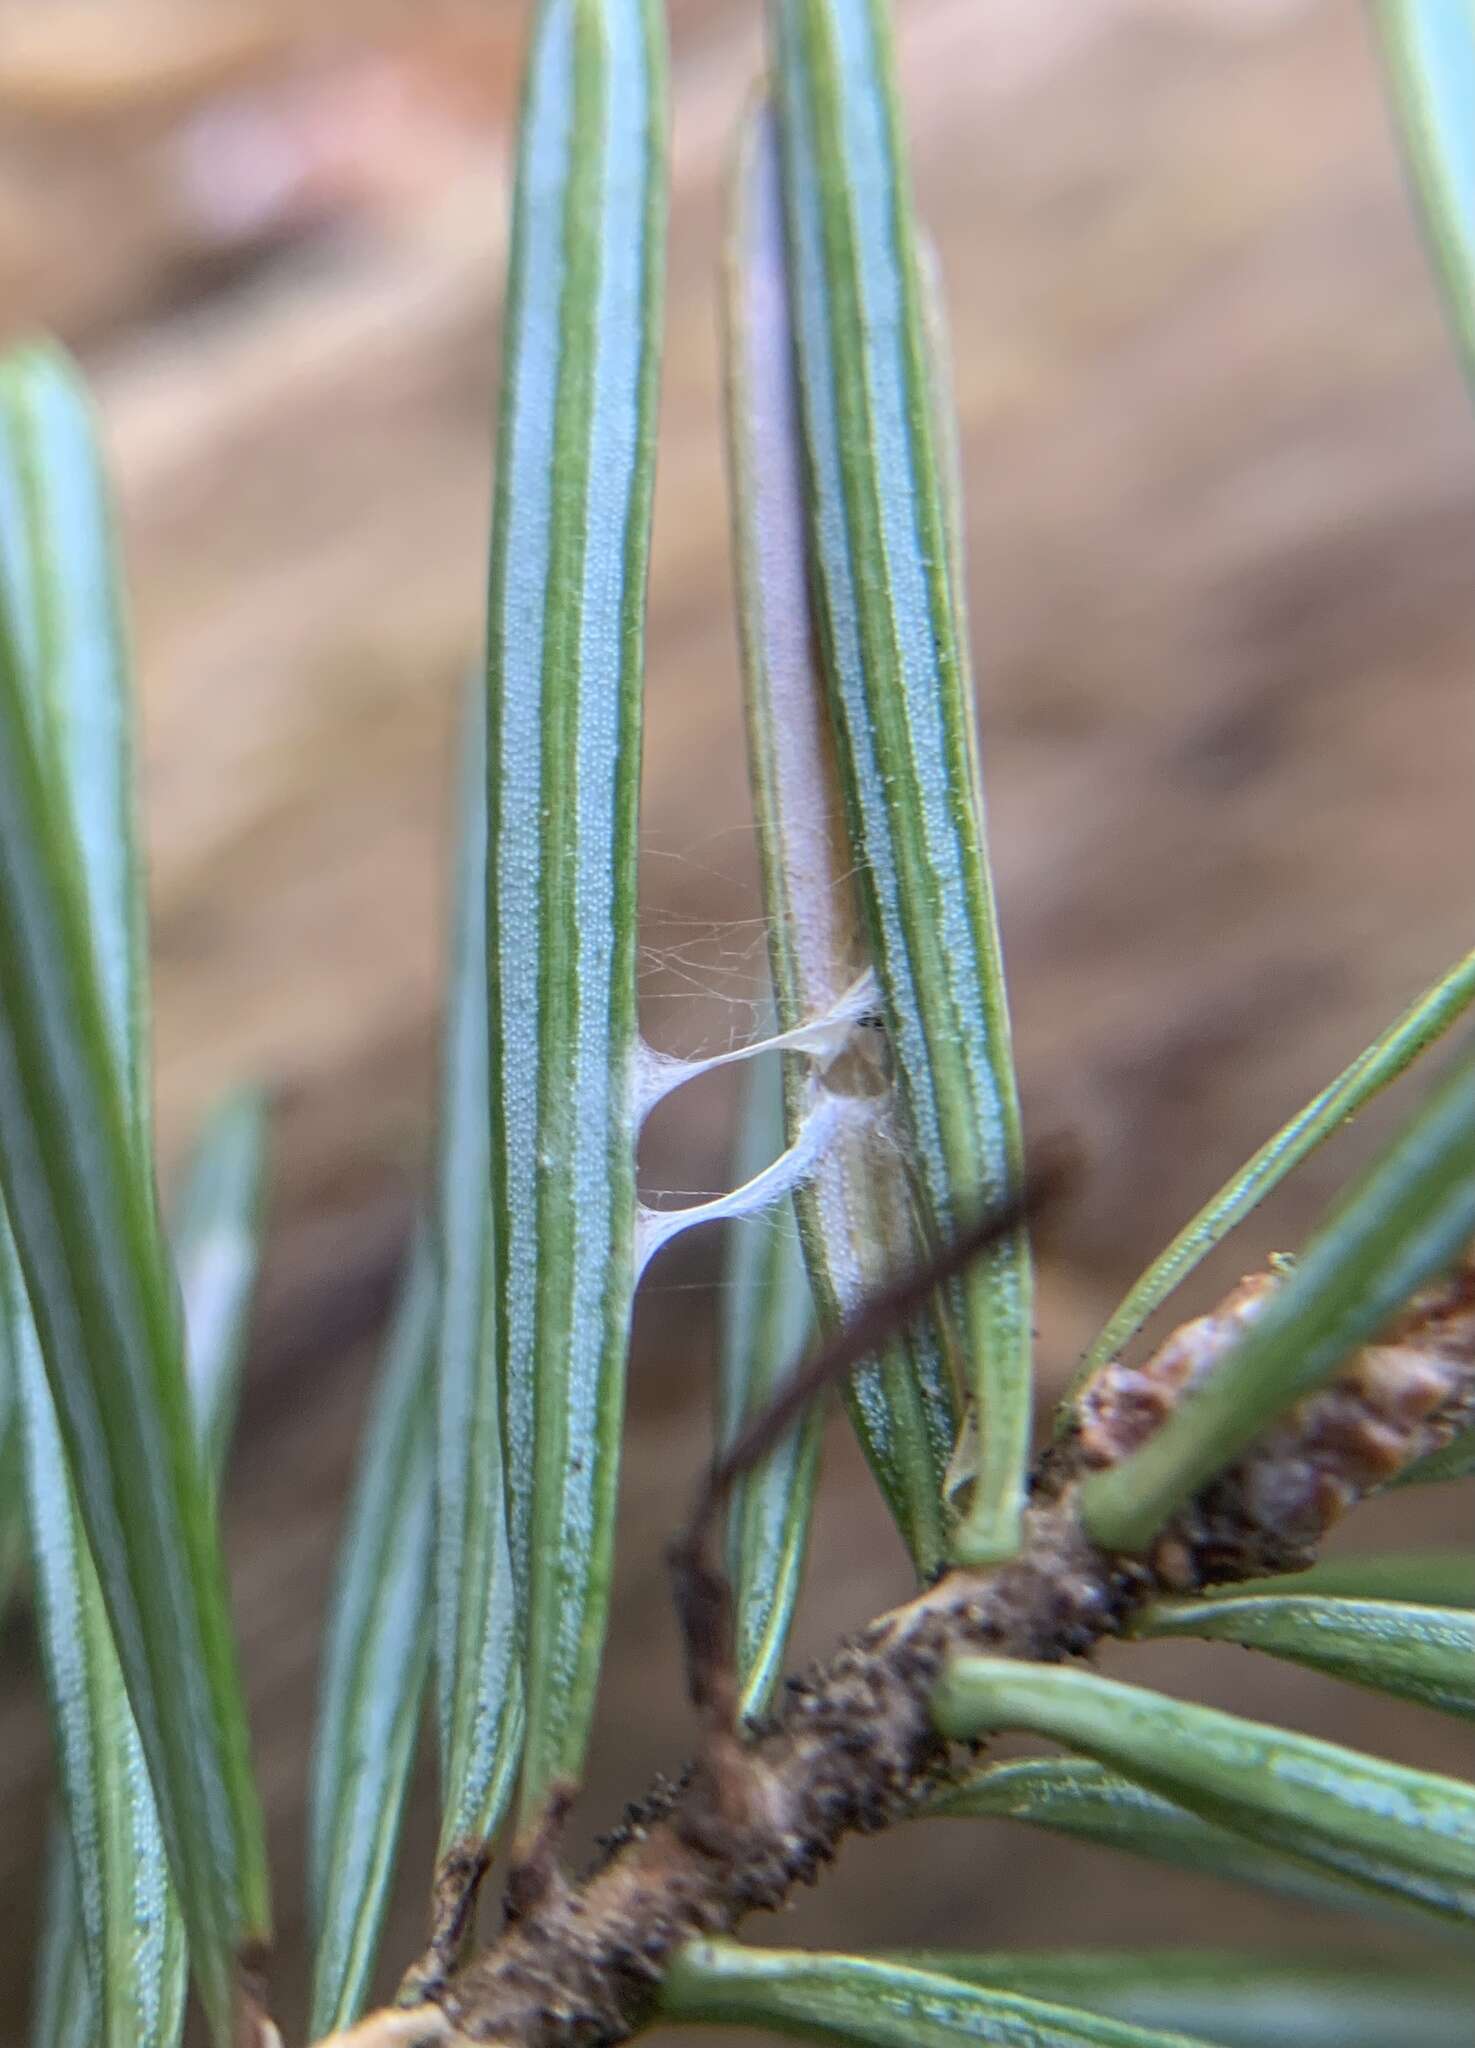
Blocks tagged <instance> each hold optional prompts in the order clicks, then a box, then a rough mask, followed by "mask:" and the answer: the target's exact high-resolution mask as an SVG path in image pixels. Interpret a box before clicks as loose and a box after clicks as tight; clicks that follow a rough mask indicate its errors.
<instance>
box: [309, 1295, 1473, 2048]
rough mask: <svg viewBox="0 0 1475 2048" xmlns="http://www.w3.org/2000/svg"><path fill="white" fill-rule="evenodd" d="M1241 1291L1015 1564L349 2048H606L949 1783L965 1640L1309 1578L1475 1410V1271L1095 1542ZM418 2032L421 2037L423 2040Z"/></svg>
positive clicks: (1130, 1383)
mask: <svg viewBox="0 0 1475 2048" xmlns="http://www.w3.org/2000/svg"><path fill="white" fill-rule="evenodd" d="M1244 1307H1245V1301H1244V1297H1243V1296H1242V1295H1241V1296H1238V1297H1231V1300H1230V1302H1229V1303H1227V1304H1226V1305H1225V1312H1224V1313H1222V1314H1220V1315H1218V1316H1216V1317H1212V1318H1205V1319H1203V1321H1201V1322H1200V1323H1197V1324H1190V1325H1187V1326H1186V1327H1185V1328H1184V1329H1183V1330H1180V1331H1178V1332H1177V1333H1175V1335H1174V1336H1173V1337H1172V1338H1170V1339H1169V1341H1168V1343H1167V1344H1166V1345H1164V1346H1163V1347H1162V1348H1161V1349H1160V1350H1159V1351H1158V1352H1157V1353H1156V1354H1155V1355H1154V1357H1153V1359H1151V1360H1149V1361H1148V1363H1147V1365H1145V1366H1143V1367H1141V1368H1129V1367H1126V1366H1122V1365H1120V1364H1117V1363H1113V1364H1111V1365H1108V1366H1107V1367H1106V1368H1105V1369H1104V1371H1103V1372H1102V1373H1101V1374H1100V1375H1098V1377H1097V1379H1096V1381H1095V1382H1093V1384H1092V1387H1091V1388H1090V1389H1088V1390H1087V1393H1086V1395H1085V1397H1084V1398H1083V1402H1082V1407H1081V1418H1082V1419H1081V1424H1080V1427H1079V1428H1078V1429H1077V1431H1076V1432H1075V1434H1074V1435H1073V1436H1072V1437H1071V1438H1070V1439H1068V1440H1067V1441H1066V1442H1065V1443H1064V1444H1063V1445H1060V1446H1055V1447H1052V1449H1051V1450H1050V1451H1049V1452H1048V1453H1047V1454H1046V1458H1045V1459H1044V1460H1043V1461H1042V1465H1041V1469H1040V1471H1039V1473H1038V1474H1037V1482H1036V1491H1035V1495H1034V1498H1033V1500H1032V1502H1031V1506H1030V1509H1029V1511H1028V1514H1027V1517H1026V1529H1025V1541H1024V1547H1023V1549H1022V1551H1021V1553H1020V1555H1019V1556H1018V1557H1017V1558H1015V1559H1013V1560H1012V1561H1010V1562H1009V1563H1008V1564H1005V1565H1003V1566H1002V1567H1000V1568H999V1569H998V1570H996V1571H994V1572H993V1573H991V1574H985V1573H981V1572H976V1571H962V1570H959V1571H954V1572H950V1573H949V1574H947V1576H946V1577H944V1578H943V1579H941V1580H939V1581H938V1583H937V1584H936V1585H934V1586H931V1587H929V1588H928V1589H927V1590H926V1591H925V1592H923V1593H921V1594H919V1595H918V1596H917V1598H916V1599H914V1600H912V1601H910V1602H909V1603H908V1604H907V1605H906V1606H904V1607H900V1608H897V1609H896V1610H894V1611H893V1612H892V1613H890V1614H887V1615H883V1616H882V1617H881V1618H880V1619H879V1620H877V1621H875V1622H873V1623H872V1624H871V1625H870V1627H869V1628H867V1629H865V1630H863V1631H862V1632H861V1633H860V1634H859V1635H858V1636H856V1637H854V1638H853V1639H851V1640H850V1641H849V1642H847V1643H845V1644H844V1645H842V1647H841V1648H840V1650H839V1651H838V1652H837V1653H836V1655H835V1656H834V1657H833V1658H832V1659H831V1660H830V1661H829V1663H828V1664H827V1665H825V1666H824V1668H823V1669H821V1670H818V1671H815V1672H813V1673H811V1674H810V1675H809V1677H808V1678H806V1679H804V1680H803V1681H799V1682H791V1684H790V1686H789V1689H788V1693H787V1696H786V1699H785V1701H784V1704H783V1706H782V1707H781V1709H780V1711H779V1712H778V1714H777V1716H776V1717H775V1719H774V1721H773V1722H772V1724H771V1725H770V1726H769V1727H768V1728H767V1729H766V1730H765V1731H763V1732H762V1733H761V1734H759V1735H758V1736H756V1737H755V1738H754V1740H753V1741H752V1742H751V1743H750V1744H748V1745H747V1746H746V1747H745V1748H743V1749H742V1750H741V1752H740V1757H741V1768H740V1771H739V1772H738V1773H737V1774H736V1776H735V1778H734V1775H733V1774H731V1773H729V1774H726V1777H725V1779H724V1781H722V1782H718V1781H717V1780H716V1779H714V1775H713V1774H712V1773H711V1772H709V1771H703V1770H698V1771H696V1772H694V1773H693V1774H692V1775H691V1777H690V1779H689V1780H688V1781H687V1783H686V1784H685V1785H684V1786H683V1787H681V1788H680V1789H679V1790H678V1791H677V1792H676V1793H675V1794H674V1795H673V1796H670V1797H667V1798H663V1799H662V1800H661V1801H660V1802H659V1803H658V1804H657V1806H656V1807H655V1809H654V1810H653V1811H652V1812H651V1813H650V1814H649V1815H639V1814H637V1815H636V1816H635V1817H634V1818H633V1820H632V1822H631V1824H630V1825H629V1826H628V1827H627V1828H626V1829H625V1830H624V1831H623V1833H622V1835H621V1836H620V1837H619V1838H618V1839H617V1840H616V1841H615V1843H614V1844H613V1846H612V1847H611V1849H610V1851H609V1853H608V1855H607V1857H606V1859H605V1861H604V1862H603V1863H602V1864H601V1865H600V1866H599V1867H598V1868H596V1869H595V1870H594V1871H593V1872H591V1873H590V1874H589V1875H588V1876H587V1877H586V1878H585V1879H584V1880H583V1882H582V1883H581V1884H579V1885H577V1886H574V1887H570V1888H568V1889H567V1890H566V1891H555V1892H554V1893H551V1894H550V1895H549V1897H548V1899H547V1901H546V1903H545V1906H544V1907H543V1908H542V1909H540V1910H539V1911H537V1912H535V1913H533V1914H531V1915H530V1916H528V1917H527V1918H525V1919H523V1920H522V1921H520V1922H518V1923H517V1924H515V1925H512V1926H510V1927H508V1928H506V1929H505V1930H504V1931H503V1933H502V1934H501V1936H500V1937H499V1938H498V1939H497V1940H496V1941H495V1942H494V1943H493V1944H492V1945H491V1947H489V1948H488V1949H486V1950H485V1951H483V1952H482V1953H481V1954H480V1955H476V1956H473V1957H472V1958H470V1960H468V1961H467V1962H466V1963H464V1964H463V1965H462V1966H461V1967H460V1968H459V1969H457V1970H456V1971H455V1972H454V1973H453V1974H452V1975H451V1976H450V1977H449V1979H448V1980H447V1981H446V1982H445V1983H444V1984H443V1985H442V1986H441V1987H439V1989H438V1990H437V1991H436V1992H435V1994H434V2003H433V2004H431V2005H426V2006H422V2007H419V2008H417V2009H416V2011H415V2012H413V2013H406V2012H404V2011H397V2012H386V2013H382V2014H377V2015H373V2016H371V2017H370V2018H369V2019H368V2020H366V2021H364V2022H363V2023H362V2025H361V2026H359V2027H357V2028H355V2029H353V2030H352V2032H351V2033H350V2034H348V2035H345V2036H341V2037H339V2039H338V2042H337V2043H336V2048H432V2044H435V2048H441V2044H444V2048H457V2044H460V2043H463V2042H465V2041H468V2040H474V2041H478V2042H482V2043H496V2044H500V2048H612V2044H615V2043H617V2042H619V2041H622V2040H624V2039H625V2038H626V2037H627V2036H628V2035H629V2034H630V2033H632V2032H633V2031H635V2030H636V2029H637V2028H638V2027H639V2026H640V2025H641V2024H642V2022H643V2021H644V2020H645V2019H646V2018H648V2017H649V2015H650V2012H651V2010H652V2007H653V2004H654V2000H655V1995H656V1990H657V1987H658V1985H659V1982H660V1978H661V1975H662V1972H663V1970H664V1968H665V1966H666V1964H667V1961H668V1959H669V1958H670V1956H671V1955H672V1954H673V1952H674V1951H675V1950H676V1949H677V1948H678V1947H680V1946H681V1944H682V1943H683V1942H685V1941H687V1940H689V1939H691V1938H692V1937H694V1936H698V1935H703V1934H714V1933H725V1932H728V1931H730V1930H731V1929H732V1928H734V1927H735V1926H736V1925H737V1924H738V1923H739V1922H740V1921H742V1920H743V1919H744V1918H745V1917H746V1916H747V1915H748V1914H750V1913H752V1912H754V1911H756V1910H757V1909H759V1908H772V1907H776V1906H779V1905H781V1904H782V1903H783V1902H784V1900H785V1899H786V1898H787V1897H788V1895H789V1893H790V1892H791V1891H792V1890H793V1888H794V1887H795V1886H796V1885H799V1884H803V1883H808V1882H810V1881H811V1880H812V1879H813V1878H814V1876H815V1875H816V1873H817V1872H818V1871H819V1869H820V1868H821V1867H822V1866H823V1865H824V1864H825V1863H826V1862H828V1861H829V1859H830V1858H831V1857H832V1856H833V1855H834V1853H835V1850H836V1849H837V1847H838V1846H839V1844H840V1842H841V1841H842V1840H843V1838H844V1837H845V1836H846V1835H847V1834H849V1833H854V1832H865V1831H870V1830H874V1829H876V1828H882V1827H885V1826H887V1825H889V1824H890V1823H892V1822H893V1821H896V1820H899V1819H902V1818H904V1817H905V1816H906V1815H907V1814H908V1813H909V1812H911V1811H913V1810H914V1808H915V1807H916V1805H917V1803H918V1801H919V1799H920V1798H922V1797H923V1796H924V1795H925V1793H926V1792H927V1790H928V1789H929V1788H930V1787H931V1786H933V1785H934V1784H936V1783H937V1782H938V1780H939V1779H940V1778H946V1776H947V1775H948V1774H949V1764H950V1759H949V1752H948V1749H947V1746H946V1744H945V1743H944V1742H943V1741H942V1740H941V1738H940V1737H939V1736H938V1735H937V1733H936V1731H935V1729H934V1728H933V1726H932V1720H931V1715H930V1711H929V1702H930V1699H931V1695H932V1692H933V1690H934V1688H935V1685H936V1683H937V1680H938V1678H939V1676H940V1674H941V1671H942V1668H943V1665H944V1663H945V1662H946V1660H947V1659H948V1658H949V1657H950V1656H952V1655H953V1654H955V1653H957V1652H959V1651H963V1650H984V1651H986V1652H989V1653H991V1654H995V1655H1003V1656H1015V1657H1022V1658H1026V1659H1030V1660H1036V1659H1039V1660H1058V1659H1060V1658H1062V1657H1066V1656H1075V1655H1083V1654H1085V1653H1086V1652H1088V1651H1089V1650H1090V1649H1091V1648H1092V1646H1093V1645H1094V1644H1095V1643H1097V1642H1099V1641H1100V1640H1101V1639H1102V1638H1103V1637H1104V1636H1108V1635H1111V1634H1113V1633H1115V1632H1116V1631H1118V1630H1120V1629H1121V1628H1122V1627H1123V1626H1124V1625H1125V1624H1126V1623H1127V1622H1128V1621H1129V1620H1130V1619H1131V1617H1132V1615H1133V1614H1134V1612H1135V1611H1136V1610H1137V1609H1138V1608H1139V1607H1140V1606H1141V1605H1142V1604H1143V1603H1144V1602H1145V1601H1146V1600H1148V1599H1150V1598H1151V1597H1153V1595H1154V1594H1156V1593H1157V1592H1159V1591H1161V1590H1165V1589H1171V1590H1174V1591H1179V1590H1182V1589H1183V1588H1185V1587H1193V1586H1196V1585H1202V1584H1206V1583H1209V1582H1210V1581H1213V1580H1221V1581H1223V1580H1231V1579H1236V1578H1242V1577H1248V1576H1256V1575H1258V1574H1260V1573H1262V1572H1266V1571H1292V1570H1296V1569H1297V1568H1299V1567H1301V1566H1304V1565H1306V1564H1308V1563H1309V1562H1310V1561H1311V1559H1312V1557H1313V1556H1314V1555H1315V1551H1316V1547H1317V1545H1318V1543H1319V1542H1320V1540H1321V1538H1322V1536H1323V1535H1324V1534H1325V1533H1326V1531H1327V1529H1328V1528H1329V1527H1330V1526H1331V1525H1332V1523H1333V1522H1335V1521H1336V1520H1337V1519H1338V1517H1339V1516H1340V1515H1341V1514H1342V1513H1343V1512H1345V1510H1346V1509H1347V1508H1348V1507H1350V1506H1351V1505H1352V1504H1353V1502H1355V1501H1356V1500H1357V1499H1358V1498H1359V1497H1360V1496H1361V1495H1362V1494H1364V1493H1366V1492H1368V1491H1370V1490H1372V1489H1373V1488H1375V1487H1376V1486H1378V1485H1381V1484H1382V1483H1384V1482H1385V1481H1386V1480H1387V1479H1388V1478H1390V1477H1391V1476H1393V1474H1394V1473H1395V1472H1397V1471H1399V1470H1401V1469H1402V1468H1403V1467H1404V1466H1405V1465H1407V1464H1410V1463H1412V1462H1413V1461H1414V1460H1415V1459H1416V1458H1419V1457H1422V1456H1423V1455H1424V1454H1425V1453H1426V1452H1428V1451H1430V1450H1434V1449H1436V1448H1438V1447H1439V1446H1440V1445H1441V1444H1442V1443H1444V1442H1446V1441H1448V1439H1449V1437H1450V1436H1452V1435H1453V1434H1454V1433H1455V1432H1456V1431H1457V1430H1458V1429H1460V1428H1462V1427H1465V1426H1468V1424H1469V1423H1470V1421H1471V1419H1472V1417H1475V1274H1472V1271H1471V1269H1469V1268H1466V1269H1465V1270H1463V1271H1462V1272H1461V1273H1459V1274H1457V1275H1456V1276H1455V1277H1454V1278H1453V1279H1452V1280H1450V1281H1449V1282H1448V1283H1446V1284H1445V1285H1444V1286H1442V1287H1439V1288H1435V1289H1432V1290H1430V1291H1429V1292H1428V1293H1427V1294H1425V1295H1423V1296H1421V1297H1420V1298H1419V1299H1418V1300H1417V1301H1415V1302H1414V1303H1412V1304H1411V1305H1410V1307H1409V1308H1408V1310H1407V1311H1406V1312H1405V1313H1404V1315H1403V1316H1401V1317H1400V1318H1399V1320H1398V1322H1397V1324H1396V1325H1395V1326H1394V1327H1393V1328H1392V1329H1391V1330H1390V1331H1389V1332H1388V1333H1386V1335H1385V1338H1384V1340H1383V1341H1382V1342H1381V1343H1379V1344H1377V1345H1374V1346H1370V1347H1369V1348H1368V1349H1367V1350H1365V1351H1363V1352H1362V1353H1360V1354H1359V1355H1358V1356H1357V1358H1356V1359H1354V1360H1353V1362H1352V1364H1351V1365H1350V1366H1349V1368H1348V1370H1347V1371H1346V1372H1345V1373H1344V1374H1343V1375H1342V1377H1341V1378H1340V1379H1339V1380H1337V1381H1336V1382H1335V1383H1333V1384H1332V1385H1331V1386H1329V1387H1328V1388H1326V1389H1325V1390H1324V1391H1323V1392H1321V1393H1320V1394H1317V1395H1314V1396H1312V1397H1311V1398H1310V1399H1308V1400H1306V1401H1304V1402H1302V1403H1301V1404H1300V1406H1299V1407H1298V1408H1296V1409H1295V1410H1293V1411H1292V1412H1291V1413H1290V1414H1289V1415H1287V1416H1286V1417H1284V1418H1283V1419H1282V1421H1281V1422H1280V1423H1279V1424H1278V1425H1277V1426H1276V1427H1275V1428H1274V1429H1273V1430H1272V1431H1270V1432H1269V1433H1268V1434H1267V1435H1266V1437H1265V1438H1263V1439H1262V1440H1261V1441H1260V1442H1259V1443H1258V1444H1256V1445H1254V1446H1252V1447H1251V1449H1250V1450H1249V1451H1248V1452H1247V1453H1246V1454H1245V1455H1244V1456H1243V1457H1242V1458H1241V1459H1240V1460H1239V1462H1238V1463H1237V1464H1236V1465H1235V1466H1233V1467H1232V1468H1231V1469H1230V1470H1229V1471H1227V1472H1225V1473H1224V1474H1222V1475H1221V1476H1220V1477H1219V1478H1218V1479H1216V1480H1215V1481H1214V1482H1213V1484H1212V1485H1211V1486H1209V1487H1207V1488H1206V1489H1205V1490H1204V1492H1203V1493H1202V1494H1200V1495H1199V1496H1198V1497H1197V1498H1196V1499H1195V1500H1194V1501H1192V1502H1190V1503H1189V1505H1188V1506H1187V1507H1186V1508H1185V1509H1184V1510H1183V1512H1182V1513H1181V1514H1179V1515H1178V1516H1177V1517H1175V1519H1174V1521H1173V1524H1172V1525H1171V1527H1170V1528H1169V1529H1167V1530H1166V1531H1164V1532H1163V1534H1162V1536H1161V1537H1160V1538H1159V1540H1158V1543H1157V1545H1156V1546H1155V1548H1154V1550H1153V1552H1152V1554H1151V1555H1150V1556H1149V1557H1147V1558H1146V1559H1143V1560H1132V1559H1123V1558H1119V1557H1113V1556H1110V1555H1108V1554H1107V1553H1105V1552H1103V1551H1101V1550H1099V1549H1098V1548H1097V1547H1096V1546H1095V1545H1094V1544H1092V1543H1091V1541H1090V1540H1089V1538H1088V1537H1087V1536H1086V1534H1085V1532H1084V1530H1083V1529H1082V1527H1081V1524H1080V1521H1079V1518H1078V1516H1077V1513H1076V1491H1077V1487H1078V1485H1079V1483H1080V1481H1081V1480H1082V1479H1083V1478H1084V1477H1085V1475H1086V1474H1087V1473H1088V1472H1089V1471H1091V1470H1092V1469H1099V1467H1100V1466H1101V1464H1102V1463H1103V1462H1110V1461H1112V1460H1113V1459H1115V1458H1116V1457H1119V1456H1122V1455H1125V1453H1126V1451H1127V1450H1129V1449H1130V1448H1131V1447H1132V1446H1133V1445H1134V1444H1135V1443H1136V1442H1137V1441H1139V1440H1140V1439H1141V1437H1142V1436H1143V1435H1145V1434H1146V1433H1148V1431H1150V1429H1151V1428H1152V1427H1154V1426H1155V1425H1156V1423H1157V1422H1159V1421H1161V1419H1162V1418H1163V1416H1164V1415H1165V1414H1166V1413H1168V1412H1170V1410H1171V1408H1172V1406H1173V1404H1174V1402H1175V1401H1176V1399H1178V1398H1180V1397H1181V1393H1182V1391H1183V1389H1184V1387H1185V1386H1187V1385H1190V1384H1192V1382H1193V1380H1194V1379H1195V1378H1197V1377H1198V1376H1200V1375H1201V1374H1202V1373H1203V1372H1205V1371H1208V1370H1210V1369H1212V1366H1213V1364H1214V1363H1215V1362H1216V1360H1217V1358H1219V1357H1222V1356H1223V1355H1224V1352H1225V1351H1226V1350H1227V1348H1228V1346H1229V1345H1230V1344H1231V1343H1232V1342H1233V1341H1234V1338H1235V1336H1236V1335H1237V1334H1238V1325H1239V1322H1240V1320H1241V1319H1242V1316H1243V1313H1244ZM417 2024H418V2028H419V2031H416V2030H415V2029H416V2026H417Z"/></svg>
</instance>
